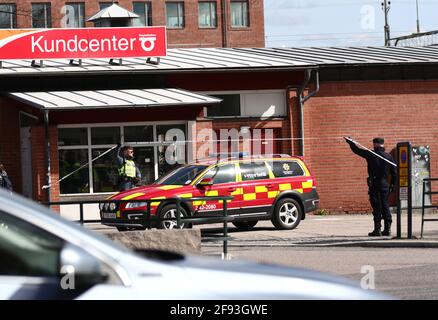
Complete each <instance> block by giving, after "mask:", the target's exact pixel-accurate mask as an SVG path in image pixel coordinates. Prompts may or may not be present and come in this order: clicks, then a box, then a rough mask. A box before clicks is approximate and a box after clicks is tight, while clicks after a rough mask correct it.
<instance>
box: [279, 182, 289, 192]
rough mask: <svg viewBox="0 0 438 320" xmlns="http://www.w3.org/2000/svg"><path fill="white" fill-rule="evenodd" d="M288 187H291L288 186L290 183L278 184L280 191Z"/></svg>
mask: <svg viewBox="0 0 438 320" xmlns="http://www.w3.org/2000/svg"><path fill="white" fill-rule="evenodd" d="M290 189H292V188H291V186H290V183H283V184H280V191H285V190H290Z"/></svg>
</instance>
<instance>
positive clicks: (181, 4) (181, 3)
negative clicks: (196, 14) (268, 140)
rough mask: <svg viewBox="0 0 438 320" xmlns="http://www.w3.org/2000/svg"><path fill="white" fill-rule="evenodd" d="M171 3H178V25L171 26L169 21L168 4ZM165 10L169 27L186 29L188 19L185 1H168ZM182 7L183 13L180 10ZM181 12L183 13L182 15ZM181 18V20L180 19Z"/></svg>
mask: <svg viewBox="0 0 438 320" xmlns="http://www.w3.org/2000/svg"><path fill="white" fill-rule="evenodd" d="M171 4H176V5H177V17H178V26H176V27H175V26H169V25H168V23H167V21H168V15H167V12H168V8H167V6H168V5H171ZM165 8H166V10H165V12H166V27H167V29H171V30H181V29H184V28H185V27H186V19H185V5H184V1H166V3H165ZM180 9H181V11H182V13H181V12H180ZM180 13H181V15H180ZM180 18H181V21H180Z"/></svg>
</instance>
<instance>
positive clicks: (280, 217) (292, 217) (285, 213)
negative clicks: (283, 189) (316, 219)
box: [271, 198, 302, 230]
mask: <svg viewBox="0 0 438 320" xmlns="http://www.w3.org/2000/svg"><path fill="white" fill-rule="evenodd" d="M301 217H302V209H301V206H300V204H299V203H298V202H297V201H296V200H295V199H291V198H286V199H281V200H280V201H278V202H277V204H276V206H275V209H274V213H273V215H272V218H271V221H272V224H273V225H274V226H275V227H276V228H277V229H280V230H292V229H295V228H296V227H297V226H298V225H299V224H300V221H301Z"/></svg>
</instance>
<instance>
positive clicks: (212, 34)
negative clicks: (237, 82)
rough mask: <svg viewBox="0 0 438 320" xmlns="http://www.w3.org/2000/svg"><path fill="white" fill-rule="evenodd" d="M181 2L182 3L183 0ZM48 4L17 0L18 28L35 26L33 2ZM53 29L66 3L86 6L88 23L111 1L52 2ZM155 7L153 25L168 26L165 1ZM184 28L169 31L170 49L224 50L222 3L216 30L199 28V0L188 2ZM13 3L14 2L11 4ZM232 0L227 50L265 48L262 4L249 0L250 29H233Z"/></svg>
mask: <svg viewBox="0 0 438 320" xmlns="http://www.w3.org/2000/svg"><path fill="white" fill-rule="evenodd" d="M181 1H182V0H181ZM38 2H49V1H34V0H18V1H15V3H17V12H18V13H19V14H18V15H17V26H18V28H30V27H31V26H32V19H31V17H32V14H31V12H32V5H31V4H32V3H38ZM50 2H51V3H52V5H51V15H52V27H53V28H60V27H61V19H62V18H63V16H64V14H62V13H61V8H62V7H63V6H64V5H65V3H68V2H71V3H85V20H87V19H88V18H90V17H91V16H93V15H94V14H96V13H97V12H98V11H99V2H111V1H110V0H102V1H96V0H92V1H76V0H72V1H59V0H57V1H50ZM117 2H118V4H119V5H120V6H122V7H123V8H126V9H128V10H131V11H132V10H133V7H132V2H133V1H132V0H118V1H117ZM150 2H151V4H152V23H153V25H154V26H165V25H166V12H165V1H164V0H150ZM183 2H184V7H185V8H184V11H185V27H184V28H183V29H174V30H172V29H168V46H169V48H173V47H178V48H181V47H182V48H186V47H201V46H203V47H222V23H221V21H222V17H221V12H222V11H223V10H222V7H221V2H222V1H221V0H216V3H217V4H216V8H217V10H216V11H217V27H216V28H211V29H204V28H199V26H198V0H185V1H183ZM8 3H14V1H8ZM229 3H230V0H227V4H228V5H227V12H228V28H227V37H228V47H264V45H265V33H264V14H263V1H256V0H249V4H250V9H249V12H250V17H249V19H250V26H249V27H247V28H231V24H230V21H231V19H230V13H229V9H230V8H229V7H230V5H229ZM93 26H94V24H93V23H90V22H86V27H93Z"/></svg>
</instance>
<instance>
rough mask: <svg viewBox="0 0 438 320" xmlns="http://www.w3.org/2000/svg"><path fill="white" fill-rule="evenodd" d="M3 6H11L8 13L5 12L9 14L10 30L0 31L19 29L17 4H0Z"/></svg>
mask: <svg viewBox="0 0 438 320" xmlns="http://www.w3.org/2000/svg"><path fill="white" fill-rule="evenodd" d="M0 5H1V6H9V9H8V10H9V11H8V12H3V13H5V14H7V13H9V14H10V18H9V28H0V29H15V28H17V4H16V3H0ZM5 10H6V9H5Z"/></svg>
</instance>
